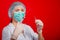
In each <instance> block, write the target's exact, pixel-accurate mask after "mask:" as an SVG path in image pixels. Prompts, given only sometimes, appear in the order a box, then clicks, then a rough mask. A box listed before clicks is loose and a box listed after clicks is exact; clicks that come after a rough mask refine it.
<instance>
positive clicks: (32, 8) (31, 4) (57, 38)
mask: <svg viewBox="0 0 60 40" xmlns="http://www.w3.org/2000/svg"><path fill="white" fill-rule="evenodd" d="M15 1H17V0H0V40H1V38H2V29H3V28H4V27H5V26H6V25H8V24H9V22H10V19H9V17H8V8H9V7H10V5H11V4H12V3H13V2H15ZM19 1H21V2H23V3H24V4H25V5H26V8H27V12H26V18H25V20H24V23H26V24H28V25H30V26H31V27H32V28H33V29H34V31H35V32H36V25H35V23H34V16H36V18H38V19H41V20H42V21H43V22H44V28H43V36H44V38H45V40H60V25H59V24H60V1H59V0H19Z"/></svg>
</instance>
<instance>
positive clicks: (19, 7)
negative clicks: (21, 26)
mask: <svg viewBox="0 0 60 40" xmlns="http://www.w3.org/2000/svg"><path fill="white" fill-rule="evenodd" d="M16 9H24V7H23V6H21V5H18V6H15V7H14V10H16Z"/></svg>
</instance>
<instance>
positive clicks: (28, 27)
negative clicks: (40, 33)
mask: <svg viewBox="0 0 60 40" xmlns="http://www.w3.org/2000/svg"><path fill="white" fill-rule="evenodd" d="M23 25H24V27H25V29H27V30H33V29H32V27H31V26H30V25H28V24H23Z"/></svg>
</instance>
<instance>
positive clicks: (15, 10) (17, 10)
mask: <svg viewBox="0 0 60 40" xmlns="http://www.w3.org/2000/svg"><path fill="white" fill-rule="evenodd" d="M14 12H24V8H23V7H22V6H15V8H14V9H13V11H12V18H13V20H15V19H14ZM20 16H21V15H20ZM24 16H25V13H24Z"/></svg>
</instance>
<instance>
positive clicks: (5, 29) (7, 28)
mask: <svg viewBox="0 0 60 40" xmlns="http://www.w3.org/2000/svg"><path fill="white" fill-rule="evenodd" d="M9 26H10V24H8V25H7V26H5V27H4V28H3V30H2V31H3V32H8V31H9Z"/></svg>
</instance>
